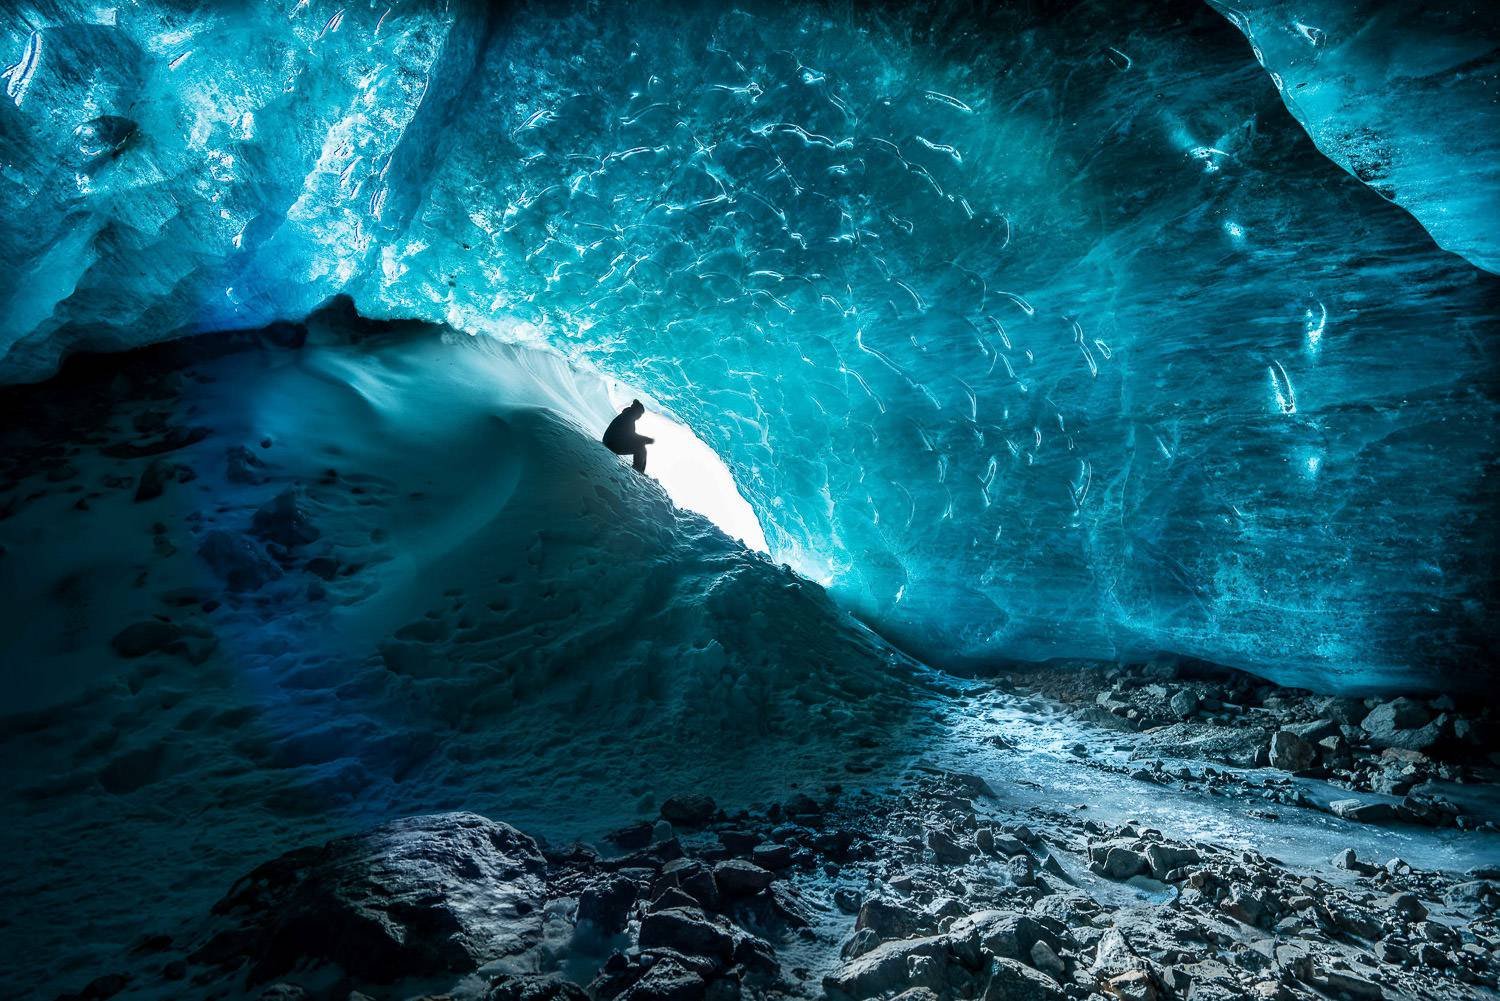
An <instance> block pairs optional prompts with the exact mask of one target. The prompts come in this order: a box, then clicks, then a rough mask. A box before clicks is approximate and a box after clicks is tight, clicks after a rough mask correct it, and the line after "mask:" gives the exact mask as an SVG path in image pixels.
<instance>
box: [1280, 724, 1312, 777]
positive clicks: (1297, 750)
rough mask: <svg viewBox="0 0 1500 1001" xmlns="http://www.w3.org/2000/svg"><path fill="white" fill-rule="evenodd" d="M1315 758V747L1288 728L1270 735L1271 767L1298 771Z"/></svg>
mask: <svg viewBox="0 0 1500 1001" xmlns="http://www.w3.org/2000/svg"><path fill="white" fill-rule="evenodd" d="M1317 760H1318V750H1317V748H1316V747H1314V746H1313V745H1312V744H1310V743H1308V742H1307V741H1306V740H1304V739H1303V738H1301V737H1299V736H1297V735H1296V734H1295V733H1292V732H1291V731H1290V730H1278V731H1276V732H1275V733H1273V734H1272V735H1271V767H1272V768H1280V769H1282V770H1283V771H1288V772H1300V771H1302V770H1303V769H1305V768H1310V767H1312V764H1313V762H1315V761H1317Z"/></svg>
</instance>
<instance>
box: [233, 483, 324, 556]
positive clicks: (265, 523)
mask: <svg viewBox="0 0 1500 1001" xmlns="http://www.w3.org/2000/svg"><path fill="white" fill-rule="evenodd" d="M250 530H251V531H252V532H253V533H254V534H256V535H258V536H260V537H261V538H263V539H267V540H269V541H271V542H275V543H278V544H280V545H283V546H286V547H287V548H289V549H290V548H292V547H295V546H302V545H306V544H307V543H309V542H315V541H317V539H318V538H319V536H321V535H322V534H323V533H322V532H320V531H318V530H317V529H316V528H314V527H313V524H312V522H311V521H310V520H309V519H308V516H307V512H306V511H305V510H303V506H302V494H301V492H300V491H299V490H297V488H296V487H288V488H287V489H285V490H283V491H282V492H281V493H279V494H277V495H276V497H275V499H273V500H272V501H271V502H270V503H269V504H267V505H265V506H264V507H262V508H261V509H260V510H258V511H256V512H255V515H254V517H252V518H251V519H250Z"/></svg>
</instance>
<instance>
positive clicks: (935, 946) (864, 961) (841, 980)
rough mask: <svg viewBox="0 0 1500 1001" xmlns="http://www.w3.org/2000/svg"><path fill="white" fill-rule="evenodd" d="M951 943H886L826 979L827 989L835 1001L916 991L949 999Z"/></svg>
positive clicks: (937, 939)
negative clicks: (925, 990)
mask: <svg viewBox="0 0 1500 1001" xmlns="http://www.w3.org/2000/svg"><path fill="white" fill-rule="evenodd" d="M948 960H949V952H948V942H947V940H946V939H945V938H944V937H943V936H941V935H933V936H929V937H927V938H908V939H902V940H900V941H898V942H886V943H885V944H883V945H880V946H877V947H876V948H874V949H872V950H870V951H869V952H867V953H865V954H864V955H862V956H860V957H858V958H857V959H855V960H853V961H851V962H849V963H847V964H845V965H844V966H843V968H841V969H840V970H839V971H838V972H837V973H835V974H833V975H831V976H828V977H825V978H824V980H823V988H824V990H825V991H827V993H828V996H829V997H830V998H834V999H843V998H850V999H863V998H873V997H878V996H880V995H885V994H891V993H894V992H896V991H902V990H906V989H908V988H912V987H926V988H930V989H932V990H934V991H936V992H937V993H938V995H939V996H946V995H945V994H944V992H943V987H944V985H945V981H946V979H947V977H946V972H947V967H948Z"/></svg>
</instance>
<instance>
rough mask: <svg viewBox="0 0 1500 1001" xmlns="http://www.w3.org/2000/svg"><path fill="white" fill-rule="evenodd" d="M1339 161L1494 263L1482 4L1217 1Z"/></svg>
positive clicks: (1493, 46) (1492, 36)
mask: <svg viewBox="0 0 1500 1001" xmlns="http://www.w3.org/2000/svg"><path fill="white" fill-rule="evenodd" d="M1212 2H1213V3H1214V6H1216V7H1218V8H1219V9H1220V10H1221V11H1223V13H1224V16H1225V17H1227V18H1229V20H1230V21H1231V22H1232V23H1233V24H1234V25H1235V27H1237V28H1239V29H1240V30H1241V31H1243V32H1244V33H1245V36H1246V37H1247V38H1249V39H1250V42H1251V44H1252V45H1253V46H1254V51H1255V56H1256V58H1257V59H1259V60H1260V61H1261V63H1262V64H1263V65H1265V67H1266V69H1267V70H1269V71H1270V72H1271V74H1272V76H1271V79H1272V82H1273V83H1274V84H1275V85H1276V88H1277V90H1279V91H1280V92H1281V97H1282V100H1284V101H1285V102H1286V106H1287V108H1289V109H1290V110H1291V112H1292V114H1294V115H1296V116H1297V120H1298V121H1300V122H1301V123H1302V124H1303V125H1304V126H1305V127H1306V128H1307V131H1308V133H1309V134H1310V135H1311V136H1312V138H1313V141H1314V142H1316V143H1317V144H1318V148H1319V149H1320V150H1322V151H1323V152H1324V153H1325V154H1327V155H1328V156H1329V157H1330V158H1332V159H1333V160H1334V161H1335V162H1337V163H1338V165H1339V166H1341V167H1343V168H1344V169H1345V170H1347V171H1349V172H1350V173H1351V174H1353V175H1354V176H1355V177H1358V178H1359V179H1360V180H1362V181H1364V182H1365V183H1367V184H1369V185H1370V186H1371V187H1373V188H1374V189H1375V190H1376V191H1378V192H1380V193H1381V194H1382V195H1384V196H1385V197H1387V198H1389V199H1391V200H1392V201H1394V202H1397V203H1399V204H1400V205H1402V206H1404V207H1405V208H1407V209H1408V210H1410V211H1411V212H1412V214H1413V215H1415V216H1416V217H1417V218H1418V219H1420V220H1421V221H1422V225H1424V226H1426V227H1427V229H1428V231H1429V232H1431V233H1432V235H1433V237H1434V238H1435V239H1436V240H1437V242H1438V243H1439V244H1441V245H1442V246H1444V247H1446V248H1448V249H1449V250H1451V251H1453V252H1454V253H1458V254H1462V255H1464V256H1465V257H1467V258H1468V259H1469V260H1471V261H1473V262H1474V263H1475V264H1478V265H1479V266H1480V267H1482V268H1485V269H1487V270H1489V271H1500V240H1497V238H1496V234H1495V226H1494V224H1493V222H1492V220H1494V219H1495V218H1497V217H1500V98H1497V97H1496V94H1497V91H1500V31H1497V30H1496V27H1495V23H1496V22H1495V12H1494V10H1493V9H1492V8H1491V7H1490V6H1489V5H1487V4H1442V3H1434V4H1387V3H1372V2H1368V0H1364V2H1353V0H1332V2H1327V0H1325V2H1313V3H1305V2H1302V3H1299V2H1284V0H1212Z"/></svg>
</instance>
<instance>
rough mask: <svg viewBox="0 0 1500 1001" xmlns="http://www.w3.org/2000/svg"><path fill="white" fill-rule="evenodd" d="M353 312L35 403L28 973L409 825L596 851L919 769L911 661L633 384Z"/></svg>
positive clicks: (11, 737)
mask: <svg viewBox="0 0 1500 1001" xmlns="http://www.w3.org/2000/svg"><path fill="white" fill-rule="evenodd" d="M351 325H354V326H362V325H361V324H360V321H358V320H357V319H356V318H353V317H351V316H350V315H348V314H347V312H343V311H340V310H337V309H336V310H334V311H332V312H330V313H324V314H321V315H320V316H318V317H314V318H313V320H312V321H311V324H310V330H309V331H303V330H302V329H299V328H293V327H291V326H289V325H288V326H286V327H282V328H276V329H274V330H272V331H269V332H265V333H262V334H257V335H254V336H253V337H251V338H249V340H260V341H268V340H281V341H283V342H289V343H290V342H299V341H302V340H303V338H304V336H306V337H307V338H309V341H308V343H307V344H305V345H304V346H303V347H301V348H298V349H291V348H283V347H274V346H271V347H266V348H264V349H257V348H253V347H247V348H246V349H244V350H234V351H231V352H230V353H227V354H223V353H222V351H221V350H220V349H221V348H222V347H224V346H230V345H239V346H244V342H245V341H246V340H247V338H246V337H245V336H244V335H239V337H238V339H236V338H230V337H225V338H221V339H218V340H216V341H211V342H210V343H209V344H207V345H204V344H202V343H201V342H200V343H198V344H193V345H186V346H184V347H182V348H180V349H174V350H173V351H169V352H152V353H150V354H148V355H147V357H145V358H143V359H131V358H126V359H110V360H107V361H106V363H105V364H103V365H101V366H100V367H99V368H98V369H97V370H96V372H95V374H93V375H90V374H88V373H83V374H81V375H79V376H78V378H77V379H76V380H74V381H72V382H71V383H69V384H62V385H57V384H54V385H52V386H49V387H47V392H46V394H45V396H43V395H37V396H31V395H27V394H24V393H23V394H20V395H19V396H18V395H16V394H15V393H14V392H13V393H12V394H11V395H10V396H9V397H7V402H8V403H10V404H11V405H23V404H24V405H26V406H28V407H34V408H35V409H32V410H31V412H30V413H29V415H28V418H29V419H28V420H27V421H26V422H25V423H24V425H23V424H22V423H20V422H17V421H15V420H14V419H13V418H15V416H16V414H15V413H14V412H9V413H8V414H7V418H8V419H7V430H6V432H5V442H6V447H5V449H4V453H5V456H6V467H5V469H6V473H7V478H8V479H9V481H10V482H11V483H12V485H13V486H14V487H15V488H16V489H15V490H14V492H12V493H8V494H7V495H6V496H7V498H8V505H7V507H6V509H5V512H4V513H5V515H6V517H5V518H4V519H3V520H0V544H3V547H4V552H3V555H0V591H3V593H4V594H5V595H6V601H5V603H4V606H3V608H0V629H3V633H4V635H5V636H6V647H5V649H6V671H5V673H4V676H3V679H0V683H3V685H4V698H3V701H4V704H5V706H6V715H5V716H3V717H0V754H3V755H4V756H5V758H6V760H7V761H8V762H10V763H11V767H8V768H6V769H5V770H4V773H3V776H0V782H3V787H0V802H3V804H4V809H5V813H6V816H7V818H8V820H7V824H6V834H5V851H6V853H7V855H8V856H9V857H10V858H11V859H12V860H13V864H12V865H10V866H8V867H7V868H6V871H5V872H4V873H3V875H0V880H3V887H4V892H5V895H6V897H7V899H10V900H13V901H17V902H18V906H19V907H20V912H19V914H18V915H17V916H16V917H15V919H14V921H13V922H12V923H11V927H10V928H8V929H7V930H6V937H7V939H9V940H11V941H10V942H8V944H7V952H9V953H10V954H11V955H13V956H24V955H32V954H34V955H37V956H39V957H40V956H43V955H45V956H50V957H53V958H55V957H57V956H59V955H71V956H73V957H75V958H77V959H78V960H80V961H86V960H87V956H86V953H88V952H90V951H92V950H93V949H94V948H95V947H96V946H98V944H99V943H100V942H105V941H107V942H109V943H111V944H112V945H113V946H118V947H121V948H123V947H124V946H126V945H128V944H129V942H130V940H131V939H132V938H133V937H134V936H135V935H136V934H138V933H139V930H140V929H139V927H138V923H137V917H136V914H137V910H138V909H137V908H134V907H131V906H127V905H126V904H124V903H123V901H125V900H127V899H129V898H131V897H132V896H134V897H135V898H136V899H138V900H140V901H151V902H152V908H153V912H154V913H156V914H159V915H162V917H161V920H163V921H168V920H169V917H168V916H169V915H172V914H181V913H184V910H183V909H186V913H192V912H193V911H194V910H195V909H196V910H201V909H202V908H203V907H206V905H207V903H208V902H211V900H212V898H213V896H214V895H217V894H220V893H222V892H223V891H224V889H225V886H226V882H225V880H226V878H227V877H229V876H231V875H232V874H233V873H235V872H238V871H242V870H243V869H245V868H246V867H247V866H248V865H250V864H253V863H254V862H255V861H256V860H258V859H261V858H265V857H269V856H270V855H273V854H275V853H277V852H279V851H280V850H282V849H284V848H285V847H286V846H287V845H289V844H298V843H303V842H306V841H309V840H316V839H318V838H321V837H325V836H328V835H330V834H334V833H340V832H345V831H349V830H353V829H358V828H360V827H363V826H367V825H368V824H370V823H372V822H377V821H381V820H386V819H389V818H391V817H394V816H404V815H409V814H413V813H421V812H424V811H431V810H435V809H453V808H465V809H475V810H482V811H484V812H486V813H488V814H490V815H495V816H506V817H508V818H511V819H513V820H514V821H515V822H516V823H518V824H525V825H526V826H527V828H528V830H530V831H532V832H535V833H537V834H541V835H544V836H546V837H548V838H563V839H565V838H569V837H574V836H580V835H584V834H588V835H591V836H595V837H597V836H598V835H600V834H602V833H604V832H605V831H608V830H610V829H611V828H612V827H615V826H619V825H621V824H623V823H625V822H626V821H631V820H634V819H637V818H638V817H639V816H641V815H646V816H650V815H653V814H654V813H655V811H656V808H657V807H658V806H659V805H660V803H661V802H662V801H663V800H664V799H666V798H667V797H669V796H671V795H674V794H679V793H683V792H690V791H697V790H700V789H709V790H712V793H713V795H714V796H715V797H716V798H718V799H719V800H720V801H721V802H724V803H726V804H729V805H732V804H734V803H736V802H739V803H748V802H751V801H755V800H769V799H770V798H772V797H777V796H782V795H786V794H787V790H788V789H792V788H796V787H798V786H802V787H805V788H808V789H811V790H814V791H818V790H821V789H822V787H823V785H824V784H826V783H829V782H843V781H848V780H849V779H850V777H851V776H859V775H872V774H876V773H878V771H879V767H878V766H881V765H883V764H885V763H889V764H891V765H892V766H893V767H895V766H899V763H900V761H901V760H902V758H903V755H902V754H901V753H900V751H899V748H901V747H902V746H903V745H904V743H905V742H906V741H907V740H909V734H910V733H911V727H912V726H914V725H915V724H916V722H917V719H916V717H915V716H913V710H914V709H915V707H917V706H918V704H919V703H920V702H921V701H922V698H923V696H922V685H921V682H920V679H919V676H918V671H917V668H916V666H915V665H914V664H912V663H911V662H910V661H908V660H907V659H906V658H904V657H903V656H901V655H900V654H898V653H896V652H895V651H894V650H892V649H891V648H890V647H888V646H886V645H885V644H884V643H882V642H881V641H880V640H879V639H878V638H877V637H875V636H874V635H873V634H871V633H869V632H868V631H867V630H866V629H864V628H863V627H861V626H860V625H858V624H857V623H856V622H854V621H853V620H852V619H851V618H850V617H849V616H848V615H847V614H846V613H844V612H841V611H840V610H838V609H837V608H836V607H835V606H834V605H833V604H832V602H831V601H830V600H829V598H828V597H827V595H826V594H825V593H824V592H823V590H822V589H821V588H820V587H818V586H817V585H815V584H812V583H810V582H808V581H806V580H803V579H801V578H799V577H797V576H796V575H794V574H793V573H792V572H791V571H789V570H787V569H786V568H785V567H782V566H778V565H776V564H775V563H773V562H771V561H770V560H768V559H767V558H766V557H764V556H762V555H760V554H758V553H753V552H750V551H748V550H746V549H745V548H744V547H743V546H741V545H740V544H739V543H738V542H736V541H734V540H731V539H729V538H728V537H726V536H725V535H724V534H723V533H721V532H720V531H719V530H718V529H717V528H715V527H714V526H713V525H712V524H711V523H709V522H708V521H706V520H705V519H703V518H701V517H699V516H698V515H695V514H691V513H688V512H684V511H681V510H678V509H677V508H676V507H674V505H673V504H672V503H671V501H670V500H669V499H668V497H667V496H666V495H665V493H664V492H663V491H662V490H661V488H660V487H659V486H657V485H656V484H655V483H654V482H653V481H651V480H649V479H648V478H646V477H642V476H640V475H638V474H636V473H635V472H633V471H632V470H631V469H630V467H629V464H628V463H626V462H622V460H621V459H620V458H619V457H617V456H614V455H612V454H610V453H609V452H607V451H606V450H605V449H604V448H603V447H602V446H601V445H599V444H598V443H597V440H596V436H597V434H598V433H599V431H600V429H601V428H602V427H603V424H604V423H605V421H606V420H607V418H608V417H609V416H610V414H611V413H612V411H611V409H610V404H609V401H608V399H607V396H606V394H605V387H604V384H603V383H602V382H601V381H600V380H598V379H597V378H593V377H588V376H585V375H582V374H579V373H575V372H574V371H572V370H571V369H569V368H568V367H567V366H566V365H565V364H563V363H562V362H561V360H560V359H559V358H557V357H556V356H555V355H548V354H541V353H538V352H535V351H528V350H525V349H519V348H515V347H510V346H504V345H500V344H497V343H496V342H494V341H491V340H489V339H487V338H479V339H476V338H472V337H469V336H468V335H463V334H454V333H453V332H451V331H446V332H445V331H443V330H441V329H439V328H434V327H428V326H425V325H422V324H398V325H393V326H389V327H387V328H384V329H380V330H374V331H372V330H369V329H364V330H363V331H362V332H361V333H360V336H359V337H358V339H357V343H354V342H351V339H350V337H351V331H350V327H351ZM215 345H217V346H218V347H216V346H215ZM205 352H206V354H205ZM216 354H219V355H221V356H219V357H214V355H216ZM194 355H196V359H195V360H194V361H192V362H191V363H190V364H187V365H186V366H184V367H176V368H170V369H166V368H163V365H164V362H163V358H164V357H170V358H178V359H179V360H180V359H181V358H182V357H192V356H194ZM70 378H72V377H71V376H70ZM54 408H55V409H54ZM53 415H55V416H56V418H57V419H56V421H53V420H51V419H49V418H50V417H52V416H53ZM86 426H87V427H89V428H92V430H85V427H86ZM210 429H211V430H210ZM52 433H56V434H59V435H63V436H64V437H63V441H64V442H66V444H63V445H59V444H58V442H57V441H56V440H53V439H51V438H49V437H48V435H49V434H52ZM877 748H878V749H879V750H876V749H877ZM96 919H97V921H98V922H99V923H98V925H97V926H96V928H97V931H96V933H95V934H93V935H92V936H90V940H89V941H87V942H80V941H77V940H76V935H75V933H76V928H77V927H78V925H79V923H80V922H88V921H94V920H96ZM56 974H57V971H56V970H52V971H50V972H49V974H48V976H42V975H40V974H37V975H35V976H32V975H28V977H27V979H28V981H29V982H36V983H42V982H48V980H49V977H51V976H55V975H56Z"/></svg>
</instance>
